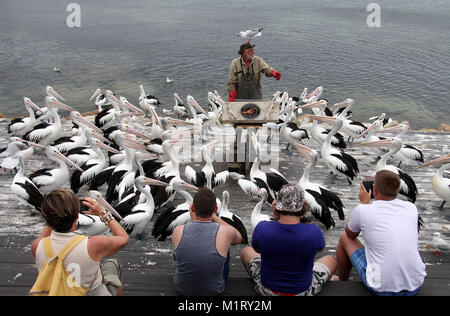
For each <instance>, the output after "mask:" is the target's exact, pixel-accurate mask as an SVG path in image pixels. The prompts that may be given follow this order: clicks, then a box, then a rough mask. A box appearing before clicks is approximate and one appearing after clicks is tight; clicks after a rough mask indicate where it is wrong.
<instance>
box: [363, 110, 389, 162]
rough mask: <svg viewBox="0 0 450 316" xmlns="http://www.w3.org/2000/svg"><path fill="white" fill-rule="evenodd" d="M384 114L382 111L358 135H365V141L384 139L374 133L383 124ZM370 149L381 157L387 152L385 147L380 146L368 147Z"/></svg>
mask: <svg viewBox="0 0 450 316" xmlns="http://www.w3.org/2000/svg"><path fill="white" fill-rule="evenodd" d="M385 116H386V113H382V114H381V115H380V116H379V117H378V118H377V119H376V120H375V121H374V122H373V123H372V124H371V125H370V126H369V127H368V128H367V129H366V130H365V131H364V133H362V134H361V135H360V136H359V137H363V136H365V137H366V142H376V141H379V140H383V139H386V138H384V137H378V136H376V135H375V133H376V132H377V130H379V129H380V128H381V127H382V126H383V120H384V118H385ZM370 149H371V150H372V151H373V152H374V153H375V154H376V155H377V157H381V156H383V155H384V154H385V153H386V152H387V150H386V149H384V148H381V147H370ZM377 161H378V160H377Z"/></svg>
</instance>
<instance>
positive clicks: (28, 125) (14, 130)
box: [8, 97, 40, 136]
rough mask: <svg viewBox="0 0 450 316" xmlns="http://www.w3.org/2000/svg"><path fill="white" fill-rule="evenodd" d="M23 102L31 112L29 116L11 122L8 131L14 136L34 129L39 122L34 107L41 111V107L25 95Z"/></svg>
mask: <svg viewBox="0 0 450 316" xmlns="http://www.w3.org/2000/svg"><path fill="white" fill-rule="evenodd" d="M23 103H24V104H25V108H26V110H27V112H28V114H29V117H23V118H16V119H12V120H11V123H10V124H9V125H8V133H11V134H12V135H14V136H22V135H24V134H25V133H27V132H29V131H30V130H32V129H33V127H34V126H35V125H36V124H38V122H39V121H38V120H37V119H36V117H35V114H34V111H33V109H35V110H36V111H39V110H40V108H39V107H38V106H37V105H36V104H34V103H33V102H32V101H31V100H30V99H29V98H27V97H24V98H23Z"/></svg>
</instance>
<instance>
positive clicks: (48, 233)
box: [31, 226, 52, 258]
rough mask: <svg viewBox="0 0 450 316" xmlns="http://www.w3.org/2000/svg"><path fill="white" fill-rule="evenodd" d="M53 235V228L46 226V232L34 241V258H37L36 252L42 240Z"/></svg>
mask: <svg viewBox="0 0 450 316" xmlns="http://www.w3.org/2000/svg"><path fill="white" fill-rule="evenodd" d="M51 233H52V228H51V227H50V226H46V227H45V228H44V230H43V231H42V232H41V234H40V235H39V236H38V238H36V239H35V240H34V241H33V243H32V244H31V254H32V255H33V257H34V258H36V250H37V247H38V245H39V242H40V241H41V239H42V238H45V237H48V236H50V234H51Z"/></svg>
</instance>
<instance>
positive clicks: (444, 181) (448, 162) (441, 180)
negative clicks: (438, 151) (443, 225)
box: [419, 154, 450, 210]
mask: <svg viewBox="0 0 450 316" xmlns="http://www.w3.org/2000/svg"><path fill="white" fill-rule="evenodd" d="M437 164H444V165H442V166H441V167H440V168H439V169H438V170H437V171H436V173H435V174H434V176H433V179H432V180H431V187H432V188H433V191H434V192H436V194H437V195H438V196H439V197H440V198H441V199H443V201H442V204H441V206H440V207H439V209H441V210H442V209H443V208H444V204H445V202H450V179H449V178H446V177H444V172H445V171H446V170H450V154H448V155H445V156H442V157H439V158H436V159H433V160H431V161H429V162H427V163H425V164H423V165H421V166H420V167H419V168H422V167H427V166H431V165H437Z"/></svg>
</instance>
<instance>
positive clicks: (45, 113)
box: [35, 86, 66, 121]
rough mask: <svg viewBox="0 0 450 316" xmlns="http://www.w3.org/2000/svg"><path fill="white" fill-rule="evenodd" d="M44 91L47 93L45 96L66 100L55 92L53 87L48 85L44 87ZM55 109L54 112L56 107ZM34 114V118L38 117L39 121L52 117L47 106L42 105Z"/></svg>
mask: <svg viewBox="0 0 450 316" xmlns="http://www.w3.org/2000/svg"><path fill="white" fill-rule="evenodd" d="M45 93H46V95H47V96H46V97H54V98H56V99H58V100H61V101H64V102H66V100H65V99H64V98H63V97H62V96H61V95H59V93H58V92H56V91H55V89H53V88H52V87H50V86H46V87H45ZM55 110H56V112H58V108H56V109H55ZM35 114H36V118H38V119H39V120H40V121H48V120H50V119H51V118H52V117H53V114H52V113H51V112H50V111H49V108H48V106H45V107H42V108H41V109H40V110H39V111H37V112H36V113H35Z"/></svg>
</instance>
